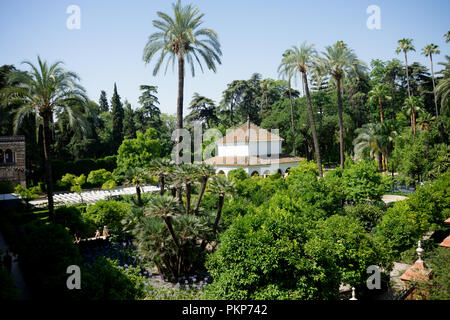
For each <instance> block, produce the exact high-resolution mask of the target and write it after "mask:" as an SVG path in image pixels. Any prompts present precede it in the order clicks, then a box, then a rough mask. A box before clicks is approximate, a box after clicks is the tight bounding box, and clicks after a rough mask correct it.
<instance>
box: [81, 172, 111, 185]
mask: <svg viewBox="0 0 450 320" xmlns="http://www.w3.org/2000/svg"><path fill="white" fill-rule="evenodd" d="M111 179H112V173H111V172H110V171H107V170H105V169H98V170H93V171H91V172H89V175H88V177H87V182H88V183H90V184H92V185H94V186H96V187H99V186H101V185H102V184H104V183H105V182H106V181H108V180H111Z"/></svg>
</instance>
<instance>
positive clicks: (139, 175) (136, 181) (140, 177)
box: [125, 168, 148, 207]
mask: <svg viewBox="0 0 450 320" xmlns="http://www.w3.org/2000/svg"><path fill="white" fill-rule="evenodd" d="M125 176H126V178H127V180H128V181H130V182H131V184H133V185H134V186H135V188H136V197H137V205H138V207H142V206H143V203H142V197H141V187H142V185H143V184H144V183H145V181H147V179H148V173H147V171H146V170H145V169H143V168H129V169H128V170H127V171H126V172H125Z"/></svg>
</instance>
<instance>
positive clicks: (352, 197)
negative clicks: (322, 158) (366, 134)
mask: <svg viewBox="0 0 450 320" xmlns="http://www.w3.org/2000/svg"><path fill="white" fill-rule="evenodd" d="M340 181H341V184H342V187H343V191H344V195H345V199H346V200H347V201H349V202H352V203H360V202H365V201H381V197H382V196H383V194H384V193H385V192H386V191H387V190H389V188H390V184H391V178H390V177H389V176H382V175H381V174H380V173H378V171H377V167H376V164H375V162H373V161H370V160H362V161H359V162H355V163H353V164H350V165H349V167H348V168H347V169H344V170H343V171H342V178H341V179H340Z"/></svg>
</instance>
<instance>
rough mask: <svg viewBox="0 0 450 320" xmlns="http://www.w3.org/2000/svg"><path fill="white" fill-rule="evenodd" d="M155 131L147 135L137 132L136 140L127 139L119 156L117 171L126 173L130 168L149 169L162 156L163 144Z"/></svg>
mask: <svg viewBox="0 0 450 320" xmlns="http://www.w3.org/2000/svg"><path fill="white" fill-rule="evenodd" d="M157 136H158V134H157V132H156V130H155V129H153V128H150V129H147V131H146V132H145V133H142V132H139V131H138V132H137V136H136V139H125V140H124V141H123V142H122V144H121V145H120V147H119V150H118V155H117V169H116V170H117V171H118V172H122V173H124V172H126V171H127V169H128V168H149V167H150V163H151V161H152V160H153V159H156V158H159V157H160V156H161V144H160V142H159V139H158V138H157Z"/></svg>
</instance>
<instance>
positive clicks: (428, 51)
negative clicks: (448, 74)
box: [422, 43, 441, 118]
mask: <svg viewBox="0 0 450 320" xmlns="http://www.w3.org/2000/svg"><path fill="white" fill-rule="evenodd" d="M439 53H441V51H439V49H438V46H437V45H435V44H434V43H430V44H429V45H427V46H426V47H425V48H423V49H422V54H423V55H424V56H427V57H430V65H431V80H432V81H433V96H434V107H435V111H436V118H437V117H438V106H437V99H436V86H435V83H434V70H433V54H439Z"/></svg>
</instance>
